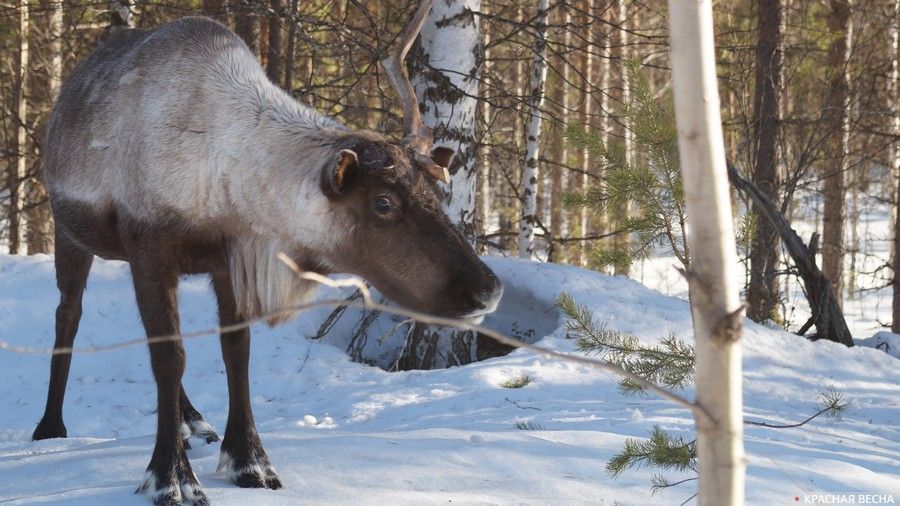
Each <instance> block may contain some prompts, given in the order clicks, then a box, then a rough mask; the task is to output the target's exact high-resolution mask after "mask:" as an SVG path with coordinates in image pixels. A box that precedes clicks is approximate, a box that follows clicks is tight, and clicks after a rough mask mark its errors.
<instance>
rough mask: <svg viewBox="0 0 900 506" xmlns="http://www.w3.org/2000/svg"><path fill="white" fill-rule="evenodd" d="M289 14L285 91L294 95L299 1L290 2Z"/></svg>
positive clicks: (291, 0)
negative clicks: (296, 17)
mask: <svg viewBox="0 0 900 506" xmlns="http://www.w3.org/2000/svg"><path fill="white" fill-rule="evenodd" d="M288 5H289V12H288V16H287V23H289V24H288V33H287V49H286V53H287V55H286V57H285V66H284V89H286V90H287V91H288V93H291V94H293V89H294V49H295V47H296V44H297V20H296V19H294V17H295V16H296V15H297V0H288Z"/></svg>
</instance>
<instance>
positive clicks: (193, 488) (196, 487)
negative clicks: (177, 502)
mask: <svg viewBox="0 0 900 506" xmlns="http://www.w3.org/2000/svg"><path fill="white" fill-rule="evenodd" d="M191 474H193V472H191ZM180 487H181V496H182V497H184V500H185V501H190V502H191V503H194V504H197V503H199V502H203V503H205V501H206V500H207V499H206V494H204V493H203V489H202V488H201V486H200V480H198V479H197V476H196V475H195V476H194V483H190V482H187V481H184V482H181V483H180Z"/></svg>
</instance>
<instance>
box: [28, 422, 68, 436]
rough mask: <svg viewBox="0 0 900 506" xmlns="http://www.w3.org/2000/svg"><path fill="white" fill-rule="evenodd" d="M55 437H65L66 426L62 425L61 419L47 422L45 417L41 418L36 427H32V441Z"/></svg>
mask: <svg viewBox="0 0 900 506" xmlns="http://www.w3.org/2000/svg"><path fill="white" fill-rule="evenodd" d="M57 437H66V426H65V425H63V422H62V420H59V421H55V422H48V421H47V420H46V419H41V422H40V423H39V424H38V426H37V428H35V429H34V434H32V435H31V439H32V440H33V441H40V440H42V439H52V438H57Z"/></svg>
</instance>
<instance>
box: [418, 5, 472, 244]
mask: <svg viewBox="0 0 900 506" xmlns="http://www.w3.org/2000/svg"><path fill="white" fill-rule="evenodd" d="M480 8H481V0H441V1H438V2H434V7H433V8H432V10H431V14H430V15H429V16H428V18H427V20H426V21H425V25H424V26H423V27H422V33H421V35H420V38H419V45H418V48H419V49H418V52H417V54H416V55H415V60H414V61H413V62H411V63H412V65H413V75H412V83H413V86H414V87H415V89H416V96H417V97H418V98H419V103H420V104H421V108H422V119H423V120H424V121H425V124H426V125H428V127H430V128H431V129H432V130H433V131H434V146H435V147H438V146H444V147H449V148H451V149H453V150H454V151H455V152H456V155H455V156H454V157H453V163H452V164H451V165H450V167H449V169H448V170H449V172H450V194H449V198H448V199H447V200H446V202H445V205H444V209H445V211H447V215H448V216H450V219H451V220H453V222H454V223H456V225H457V226H458V227H459V228H460V229H461V230H462V231H463V233H464V234H465V235H466V236H467V237H474V235H475V182H476V179H477V178H476V170H475V169H476V161H477V153H476V142H475V113H476V104H477V102H478V100H477V96H478V75H479V64H480V63H481V51H482V50H481V34H480V33H479V31H478V18H477V17H476V16H475V14H474V13H475V12H477V11H479V10H480Z"/></svg>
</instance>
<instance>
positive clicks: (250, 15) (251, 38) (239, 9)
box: [229, 0, 259, 56]
mask: <svg viewBox="0 0 900 506" xmlns="http://www.w3.org/2000/svg"><path fill="white" fill-rule="evenodd" d="M257 1H259V0H229V2H230V6H231V12H233V13H234V33H236V34H238V36H239V37H240V38H241V39H242V40H243V41H244V43H245V44H247V47H249V48H250V51H252V52H253V54H255V55H257V56H259V19H258V18H257V12H256V2H257Z"/></svg>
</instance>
